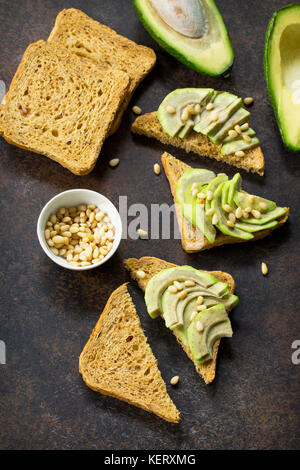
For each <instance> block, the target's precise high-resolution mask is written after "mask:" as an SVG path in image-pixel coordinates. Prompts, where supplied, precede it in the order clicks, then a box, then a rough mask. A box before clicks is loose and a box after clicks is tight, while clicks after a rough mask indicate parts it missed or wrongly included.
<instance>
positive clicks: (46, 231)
mask: <svg viewBox="0 0 300 470" xmlns="http://www.w3.org/2000/svg"><path fill="white" fill-rule="evenodd" d="M45 238H46V240H49V238H50V230H49V229H48V228H47V229H46V230H45Z"/></svg>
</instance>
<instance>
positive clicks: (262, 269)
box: [261, 263, 269, 276]
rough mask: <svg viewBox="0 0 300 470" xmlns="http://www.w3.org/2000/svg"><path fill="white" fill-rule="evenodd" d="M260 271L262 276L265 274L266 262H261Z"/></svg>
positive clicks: (266, 271)
mask: <svg viewBox="0 0 300 470" xmlns="http://www.w3.org/2000/svg"><path fill="white" fill-rule="evenodd" d="M261 272H262V273H263V275H264V276H266V275H267V274H268V272H269V270H268V266H267V265H266V263H261Z"/></svg>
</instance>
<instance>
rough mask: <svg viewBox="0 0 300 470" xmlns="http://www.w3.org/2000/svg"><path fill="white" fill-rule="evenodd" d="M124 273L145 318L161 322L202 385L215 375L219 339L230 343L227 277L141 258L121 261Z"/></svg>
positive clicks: (234, 300) (231, 300)
mask: <svg viewBox="0 0 300 470" xmlns="http://www.w3.org/2000/svg"><path fill="white" fill-rule="evenodd" d="M125 266H126V269H127V270H128V271H129V272H130V275H131V277H132V278H133V279H134V280H136V281H137V282H138V285H139V287H140V288H141V289H142V291H143V292H145V301H146V305H147V310H148V313H149V314H150V316H151V317H152V318H155V317H157V316H162V317H163V319H164V321H165V323H166V326H167V327H168V328H170V329H171V331H173V333H174V335H175V336H176V339H177V341H178V342H179V344H181V346H182V347H183V349H184V351H185V352H186V354H187V355H188V357H189V358H190V359H191V360H192V361H193V363H194V365H195V367H196V370H197V372H198V374H199V375H200V376H201V377H202V378H203V380H204V382H205V383H206V384H209V383H211V382H212V381H213V380H214V378H215V374H216V362H217V354H218V348H219V344H220V338H221V337H226V336H227V337H231V336H232V329H231V324H230V320H229V318H228V312H229V311H230V310H231V309H232V308H233V307H234V306H235V305H236V304H237V302H238V297H237V296H236V295H234V288H235V282H234V279H233V278H232V276H231V275H230V274H228V273H225V272H222V271H211V272H208V271H203V270H197V269H194V268H192V267H191V266H176V265H175V264H172V263H169V262H167V261H164V260H161V259H158V258H154V257H152V256H145V257H143V258H140V259H135V258H129V259H127V260H125Z"/></svg>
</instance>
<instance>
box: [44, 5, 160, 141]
mask: <svg viewBox="0 0 300 470" xmlns="http://www.w3.org/2000/svg"><path fill="white" fill-rule="evenodd" d="M48 41H50V42H55V43H59V44H61V45H63V46H64V47H66V48H67V49H69V50H70V51H72V52H74V53H75V54H76V55H77V56H79V57H80V58H81V59H82V60H83V61H84V62H85V63H87V64H89V63H91V62H92V63H94V64H96V65H97V66H98V67H99V68H101V69H107V68H112V69H113V70H123V71H124V72H126V73H127V74H128V75H129V77H130V84H129V88H128V92H127V94H126V96H125V97H124V100H123V102H122V103H121V105H120V108H119V111H118V114H117V116H116V118H115V120H114V123H113V125H112V128H111V131H110V133H111V134H112V133H114V132H115V131H116V130H117V129H118V127H119V125H120V122H121V119H122V116H123V113H124V111H125V110H126V108H127V106H128V104H129V101H130V99H131V96H132V94H133V92H134V90H135V89H136V88H137V86H138V85H139V84H140V83H141V81H142V80H143V79H144V78H145V77H146V75H147V74H148V73H149V72H150V71H151V70H152V68H153V67H154V65H155V62H156V55H155V52H154V51H153V50H152V49H150V48H149V47H145V46H140V45H138V44H136V43H135V42H133V41H131V40H130V39H127V38H125V37H124V36H121V35H120V34H117V33H116V32H115V31H114V30H112V29H110V28H108V27H107V26H105V25H103V24H101V23H99V22H98V21H95V20H93V19H92V18H90V17H89V16H87V15H86V14H85V13H83V12H82V11H80V10H76V9H75V8H70V9H67V10H62V11H61V12H60V13H59V14H58V16H57V18H56V21H55V25H54V28H53V30H52V31H51V33H50V36H49V38H48Z"/></svg>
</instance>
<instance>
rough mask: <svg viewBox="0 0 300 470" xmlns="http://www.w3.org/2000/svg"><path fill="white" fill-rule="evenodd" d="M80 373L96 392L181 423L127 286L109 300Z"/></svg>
mask: <svg viewBox="0 0 300 470" xmlns="http://www.w3.org/2000/svg"><path fill="white" fill-rule="evenodd" d="M79 372H80V373H81V375H82V378H83V380H84V381H85V383H86V385H87V386H88V387H89V388H91V389H92V390H94V391H96V392H99V393H102V394H103V395H110V396H112V397H115V398H118V399H119V400H122V401H125V402H127V403H130V404H131V405H135V406H137V407H139V408H143V409H144V410H146V411H149V412H150V413H154V414H156V415H157V416H159V417H160V418H162V419H164V420H166V421H170V422H172V423H177V422H178V421H179V420H180V417H179V411H178V410H177V409H176V407H175V405H174V403H173V401H172V400H171V398H170V396H169V395H168V393H167V389H166V384H165V382H164V380H163V378H162V376H161V373H160V371H159V369H158V365H157V360H156V359H155V357H154V355H153V353H152V351H151V348H150V346H149V344H148V343H147V338H146V336H145V334H144V332H143V329H142V326H141V323H140V320H139V317H138V315H137V313H136V310H135V307H134V304H133V302H132V299H131V297H130V295H129V292H128V290H127V287H126V284H123V285H122V286H120V287H119V288H118V289H116V290H115V291H114V292H113V293H112V294H111V296H110V298H109V299H108V301H107V304H106V306H105V308H104V310H103V312H102V314H101V315H100V318H99V320H98V322H97V324H96V326H95V328H94V329H93V331H92V334H91V336H90V339H89V340H88V342H87V344H86V345H85V347H84V349H83V351H82V353H81V354H80V358H79Z"/></svg>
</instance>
